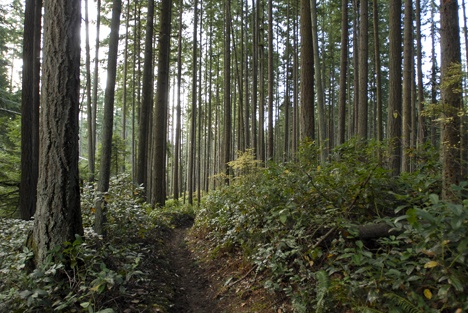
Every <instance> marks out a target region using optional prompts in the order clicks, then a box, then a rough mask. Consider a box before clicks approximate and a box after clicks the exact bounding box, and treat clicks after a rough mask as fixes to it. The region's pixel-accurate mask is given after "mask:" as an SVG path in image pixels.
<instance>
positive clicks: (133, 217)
mask: <svg viewBox="0 0 468 313" xmlns="http://www.w3.org/2000/svg"><path fill="white" fill-rule="evenodd" d="M138 193H139V190H138V188H137V189H135V187H134V186H133V184H132V183H131V181H130V180H129V179H128V177H127V176H125V175H124V176H118V177H114V178H113V179H112V181H111V186H110V190H109V192H108V193H107V195H106V200H107V201H108V207H109V213H108V226H107V228H108V236H107V237H106V238H104V239H103V238H102V237H100V236H98V235H97V234H95V233H94V232H93V230H92V226H93V222H94V208H93V203H94V198H95V197H96V194H95V192H94V188H93V187H92V186H91V185H88V186H85V187H84V189H83V192H82V213H83V223H84V226H85V238H81V237H79V236H77V237H76V238H75V240H74V241H73V242H66V243H64V244H63V246H61V247H56V248H55V249H54V250H53V251H51V252H50V254H49V256H48V261H47V262H46V263H45V264H44V265H43V266H41V267H40V268H36V269H33V268H32V267H31V266H30V262H31V260H32V257H33V255H32V252H31V251H30V250H29V249H28V248H27V247H26V246H25V243H26V237H27V234H28V232H29V231H30V229H31V228H32V226H33V225H32V222H25V221H21V220H16V219H0V229H1V231H0V277H1V279H0V312H100V313H109V312H139V311H145V310H148V309H149V308H152V309H154V310H158V312H167V309H168V308H169V306H170V304H171V303H170V302H171V299H170V295H171V294H173V291H172V290H171V289H170V288H171V286H170V283H168V281H169V280H170V277H169V275H170V274H168V273H166V270H167V268H168V267H169V266H168V265H167V264H165V262H167V261H166V260H165V259H164V257H163V255H164V254H165V253H166V252H164V251H162V249H163V245H162V243H163V240H164V238H165V236H167V233H168V231H169V229H170V228H171V227H173V226H172V225H173V224H174V223H175V224H177V223H179V221H180V220H181V219H183V218H182V216H185V217H186V218H188V219H190V218H192V216H193V215H192V214H193V213H191V212H190V210H188V209H186V210H183V211H181V210H180V209H179V210H178V211H176V210H175V208H174V207H171V208H168V209H162V208H159V209H155V210H153V209H152V208H151V207H150V206H148V205H147V204H145V203H143V202H142V201H141V200H140V198H139V197H138ZM158 271H159V272H158ZM155 274H156V275H157V277H154V275H155ZM166 276H167V277H166Z"/></svg>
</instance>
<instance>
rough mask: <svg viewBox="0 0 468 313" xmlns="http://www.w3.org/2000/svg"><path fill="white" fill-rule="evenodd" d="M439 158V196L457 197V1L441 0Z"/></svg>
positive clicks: (458, 160) (458, 45) (459, 94)
mask: <svg viewBox="0 0 468 313" xmlns="http://www.w3.org/2000/svg"><path fill="white" fill-rule="evenodd" d="M440 49H441V98H442V99H441V101H442V121H441V146H440V148H441V161H442V198H444V199H446V200H456V199H457V195H456V194H455V192H453V190H452V185H456V184H458V183H460V178H461V175H460V169H461V165H460V116H459V112H460V109H461V104H462V93H461V92H460V90H462V89H461V76H462V75H461V73H462V69H461V51H460V49H461V45H460V27H459V24H458V1H457V0H452V1H445V0H441V3H440Z"/></svg>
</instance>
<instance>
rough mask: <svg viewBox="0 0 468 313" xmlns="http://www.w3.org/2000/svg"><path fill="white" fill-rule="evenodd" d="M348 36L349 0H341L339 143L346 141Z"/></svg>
mask: <svg viewBox="0 0 468 313" xmlns="http://www.w3.org/2000/svg"><path fill="white" fill-rule="evenodd" d="M375 1H376V0H375ZM348 36H349V33H348V0H341V60H340V96H339V97H340V98H339V104H338V144H339V145H341V144H343V143H344V142H345V134H346V80H347V78H348V77H347V76H348Z"/></svg>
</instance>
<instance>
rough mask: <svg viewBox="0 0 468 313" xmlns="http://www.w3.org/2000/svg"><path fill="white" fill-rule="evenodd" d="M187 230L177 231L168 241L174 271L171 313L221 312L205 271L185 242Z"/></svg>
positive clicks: (169, 257)
mask: <svg viewBox="0 0 468 313" xmlns="http://www.w3.org/2000/svg"><path fill="white" fill-rule="evenodd" d="M186 235H187V228H176V229H174V231H173V233H172V235H171V237H170V238H169V241H168V243H167V245H168V246H167V248H168V253H169V254H168V256H167V257H168V260H169V262H170V265H171V267H172V269H173V275H174V278H173V279H174V281H173V286H174V288H175V290H174V292H175V295H174V304H173V307H172V308H171V313H220V312H223V310H221V309H220V308H219V307H218V301H217V300H216V299H215V297H216V293H215V291H214V290H213V286H212V285H211V283H210V281H209V279H208V277H209V275H208V273H206V271H205V269H203V267H202V266H200V265H199V264H198V263H197V261H196V260H195V258H194V256H193V255H192V253H191V252H190V250H189V249H188V247H187V244H186V242H185V237H186Z"/></svg>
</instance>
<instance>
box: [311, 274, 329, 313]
mask: <svg viewBox="0 0 468 313" xmlns="http://www.w3.org/2000/svg"><path fill="white" fill-rule="evenodd" d="M315 280H316V282H317V285H316V287H315V291H316V293H317V308H316V310H315V313H321V312H323V309H324V308H325V296H326V295H327V293H328V288H329V287H330V278H329V277H328V274H327V273H326V272H325V271H318V272H316V273H315Z"/></svg>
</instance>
